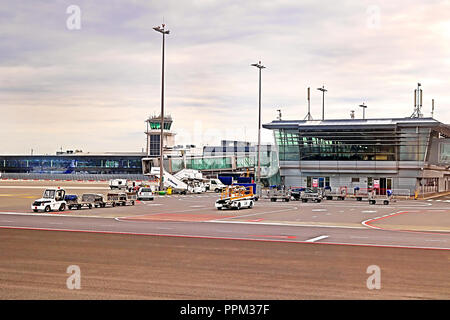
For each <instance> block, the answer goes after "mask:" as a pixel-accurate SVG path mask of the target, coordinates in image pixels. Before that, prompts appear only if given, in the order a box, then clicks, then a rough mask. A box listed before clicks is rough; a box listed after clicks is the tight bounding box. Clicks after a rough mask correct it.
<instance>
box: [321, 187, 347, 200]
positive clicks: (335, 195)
mask: <svg viewBox="0 0 450 320" xmlns="http://www.w3.org/2000/svg"><path fill="white" fill-rule="evenodd" d="M323 197H324V198H325V199H327V200H333V199H335V200H345V198H346V197H347V189H346V188H339V189H336V190H331V189H329V188H325V189H324V190H323Z"/></svg>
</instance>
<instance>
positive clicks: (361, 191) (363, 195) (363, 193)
mask: <svg viewBox="0 0 450 320" xmlns="http://www.w3.org/2000/svg"><path fill="white" fill-rule="evenodd" d="M347 197H348V198H354V199H356V201H362V199H368V197H369V191H368V189H366V188H359V187H356V188H355V189H354V190H353V194H347Z"/></svg>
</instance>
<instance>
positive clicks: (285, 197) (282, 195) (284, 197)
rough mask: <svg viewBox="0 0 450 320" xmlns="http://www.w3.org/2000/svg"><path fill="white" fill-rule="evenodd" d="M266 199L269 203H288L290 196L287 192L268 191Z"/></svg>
mask: <svg viewBox="0 0 450 320" xmlns="http://www.w3.org/2000/svg"><path fill="white" fill-rule="evenodd" d="M268 197H269V199H270V201H272V202H275V201H277V200H278V199H280V200H281V201H285V202H288V201H289V200H290V199H291V194H290V192H289V191H288V190H284V189H282V190H277V189H269V194H268Z"/></svg>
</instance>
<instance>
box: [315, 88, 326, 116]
mask: <svg viewBox="0 0 450 320" xmlns="http://www.w3.org/2000/svg"><path fill="white" fill-rule="evenodd" d="M317 90H319V91H322V120H325V92H327V91H328V90H327V89H325V86H322V88H317Z"/></svg>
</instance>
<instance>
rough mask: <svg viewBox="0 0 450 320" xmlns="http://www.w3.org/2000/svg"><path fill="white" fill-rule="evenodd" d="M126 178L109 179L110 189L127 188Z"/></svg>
mask: <svg viewBox="0 0 450 320" xmlns="http://www.w3.org/2000/svg"><path fill="white" fill-rule="evenodd" d="M127 183H128V180H127V179H111V180H109V187H110V188H111V190H114V189H119V190H120V189H126V188H127Z"/></svg>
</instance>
